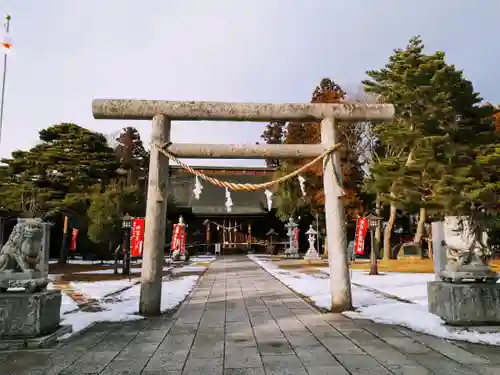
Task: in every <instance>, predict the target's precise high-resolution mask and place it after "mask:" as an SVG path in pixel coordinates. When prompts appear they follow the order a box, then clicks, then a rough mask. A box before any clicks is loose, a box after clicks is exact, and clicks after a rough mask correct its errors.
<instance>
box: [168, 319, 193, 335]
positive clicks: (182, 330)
mask: <svg viewBox="0 0 500 375" xmlns="http://www.w3.org/2000/svg"><path fill="white" fill-rule="evenodd" d="M197 330H198V323H178V322H175V323H174V325H173V326H172V328H170V332H169V334H171V335H186V334H192V333H196V331H197Z"/></svg>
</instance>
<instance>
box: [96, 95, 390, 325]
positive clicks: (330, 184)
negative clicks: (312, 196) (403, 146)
mask: <svg viewBox="0 0 500 375" xmlns="http://www.w3.org/2000/svg"><path fill="white" fill-rule="evenodd" d="M92 112H93V115H94V118H95V119H116V120H152V122H153V129H152V140H151V156H150V165H149V183H148V195H147V208H146V225H145V238H144V250H143V260H142V275H141V295H140V303H139V312H140V313H141V314H143V315H147V316H152V315H159V314H160V312H161V311H160V306H161V286H162V285H161V283H162V267H163V260H164V251H163V248H164V244H165V231H166V220H167V184H168V164H169V160H172V161H174V162H176V163H178V164H179V165H181V166H182V167H183V168H184V169H185V170H186V171H188V172H190V173H192V174H193V175H195V176H198V177H199V178H201V179H203V180H205V181H207V182H208V183H211V184H214V185H216V186H220V187H222V188H226V189H227V190H240V191H241V190H247V191H253V190H258V189H266V188H267V187H269V186H271V185H274V184H277V183H280V182H282V181H283V180H285V178H281V179H280V180H278V181H271V182H269V183H263V184H259V185H250V184H235V183H229V182H225V181H221V180H217V179H214V178H211V177H209V176H205V175H203V174H200V173H199V172H197V171H196V170H194V169H193V168H191V167H189V166H187V165H186V164H184V163H182V161H180V160H179V158H202V159H206V158H218V159H280V158H281V159H312V158H314V160H313V161H312V162H311V163H308V164H307V165H306V166H304V167H303V168H300V170H298V171H294V172H293V173H291V174H290V175H288V176H285V177H286V178H291V177H294V176H297V175H298V174H299V173H300V172H301V171H302V170H304V169H306V168H308V167H309V166H311V165H312V164H313V163H316V162H319V161H320V160H323V161H324V171H323V184H324V194H325V216H326V235H327V238H328V241H327V243H328V245H327V246H328V247H327V251H328V263H329V269H330V291H331V296H332V306H331V310H332V311H333V312H341V311H345V310H349V309H351V308H352V297H351V284H350V278H349V264H348V255H347V245H346V233H345V218H344V207H343V204H342V200H341V199H340V198H341V197H342V196H343V190H342V186H341V184H340V181H339V176H340V175H341V170H340V158H339V156H338V154H336V153H335V152H334V151H335V149H336V148H338V146H339V145H338V144H337V135H336V126H335V119H338V120H346V121H362V120H365V121H369V120H389V119H391V118H392V117H393V116H394V107H393V106H392V105H389V104H353V103H335V104H330V103H328V104H323V103H307V104H250V103H219V102H192V101H186V102H173V101H158V100H126V99H96V100H94V101H93V102H92ZM175 120H179V121H186V120H187V121H199V120H207V121H238V122H241V121H251V122H270V121H295V122H305V123H307V122H319V121H321V144H306V145H291V144H277V145H275V144H270V145H253V144H248V145H222V144H180V143H179V144H171V143H170V128H171V121H175ZM235 126H237V125H235Z"/></svg>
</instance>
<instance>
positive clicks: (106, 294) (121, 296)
mask: <svg viewBox="0 0 500 375" xmlns="http://www.w3.org/2000/svg"><path fill="white" fill-rule="evenodd" d="M213 260H215V258H214V257H211V258H206V257H205V258H200V259H197V258H192V259H190V263H189V264H188V265H186V266H184V267H179V268H177V270H179V271H180V272H192V269H193V268H196V270H197V271H204V270H205V269H206V268H207V267H208V265H209V264H210V263H211V262H212V261H213ZM195 261H203V262H204V265H202V264H200V263H194V262H195ZM164 269H165V268H164ZM89 273H90V272H89ZM94 273H95V272H94ZM199 277H200V276H199V275H188V276H183V277H179V278H175V279H170V278H167V277H165V278H164V279H163V283H162V301H161V310H162V311H167V310H169V309H172V308H174V307H176V306H177V305H178V304H179V303H181V302H182V301H183V300H184V299H185V298H186V297H187V295H188V294H189V293H190V292H191V290H192V289H193V288H194V286H195V285H196V283H197V281H198V278H199ZM69 286H70V288H71V289H72V290H73V291H75V292H79V293H81V294H83V295H85V296H87V297H91V298H92V299H95V300H96V301H97V302H98V307H99V308H98V309H94V310H93V311H81V310H78V305H77V304H76V302H75V301H74V300H73V299H71V297H69V296H68V295H67V294H66V293H65V292H63V293H62V306H61V320H62V324H70V325H72V326H73V333H72V334H74V333H76V332H79V331H81V330H83V329H85V328H86V327H88V326H89V325H91V324H93V323H95V322H119V321H128V320H138V319H142V317H141V316H139V315H137V314H138V306H139V295H140V284H139V278H132V279H130V280H128V279H124V280H107V281H95V282H79V281H73V282H70V285H69ZM49 288H54V285H53V284H52V283H51V284H49ZM110 295H112V296H110ZM69 336H70V335H65V336H64V337H63V339H65V338H67V337H69Z"/></svg>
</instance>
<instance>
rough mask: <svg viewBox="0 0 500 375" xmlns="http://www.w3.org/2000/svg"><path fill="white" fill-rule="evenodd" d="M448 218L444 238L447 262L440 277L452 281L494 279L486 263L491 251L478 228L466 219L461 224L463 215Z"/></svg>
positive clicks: (496, 277)
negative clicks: (466, 221)
mask: <svg viewBox="0 0 500 375" xmlns="http://www.w3.org/2000/svg"><path fill="white" fill-rule="evenodd" d="M452 219H453V220H452ZM448 221H449V223H448V228H447V229H448V230H447V231H445V241H444V245H445V249H446V257H447V260H448V262H447V264H446V266H445V268H444V270H443V271H442V272H441V275H440V276H441V279H442V280H443V281H446V282H453V283H462V282H488V283H496V281H497V280H498V275H497V274H496V273H495V272H493V271H492V270H491V268H490V266H489V264H488V263H489V258H490V256H491V252H490V249H489V248H488V247H487V246H486V245H485V243H484V242H485V241H483V231H482V230H481V228H480V227H479V226H477V225H473V224H469V223H465V225H464V223H463V219H460V218H457V217H449V219H448ZM445 222H446V220H445ZM461 222H462V223H461Z"/></svg>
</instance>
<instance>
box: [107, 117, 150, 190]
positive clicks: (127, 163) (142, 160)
mask: <svg viewBox="0 0 500 375" xmlns="http://www.w3.org/2000/svg"><path fill="white" fill-rule="evenodd" d="M116 143H117V144H116V147H115V153H116V155H117V156H118V160H119V162H120V167H121V168H122V169H123V170H124V172H125V173H126V176H127V183H128V184H131V183H137V184H138V186H140V187H141V188H144V187H145V186H146V182H147V179H148V170H149V153H148V152H147V151H146V149H145V148H144V144H143V143H142V140H141V136H140V134H139V131H138V130H137V129H136V128H133V127H126V128H124V129H123V130H122V131H121V133H120V134H119V135H118V137H117V138H116Z"/></svg>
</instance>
